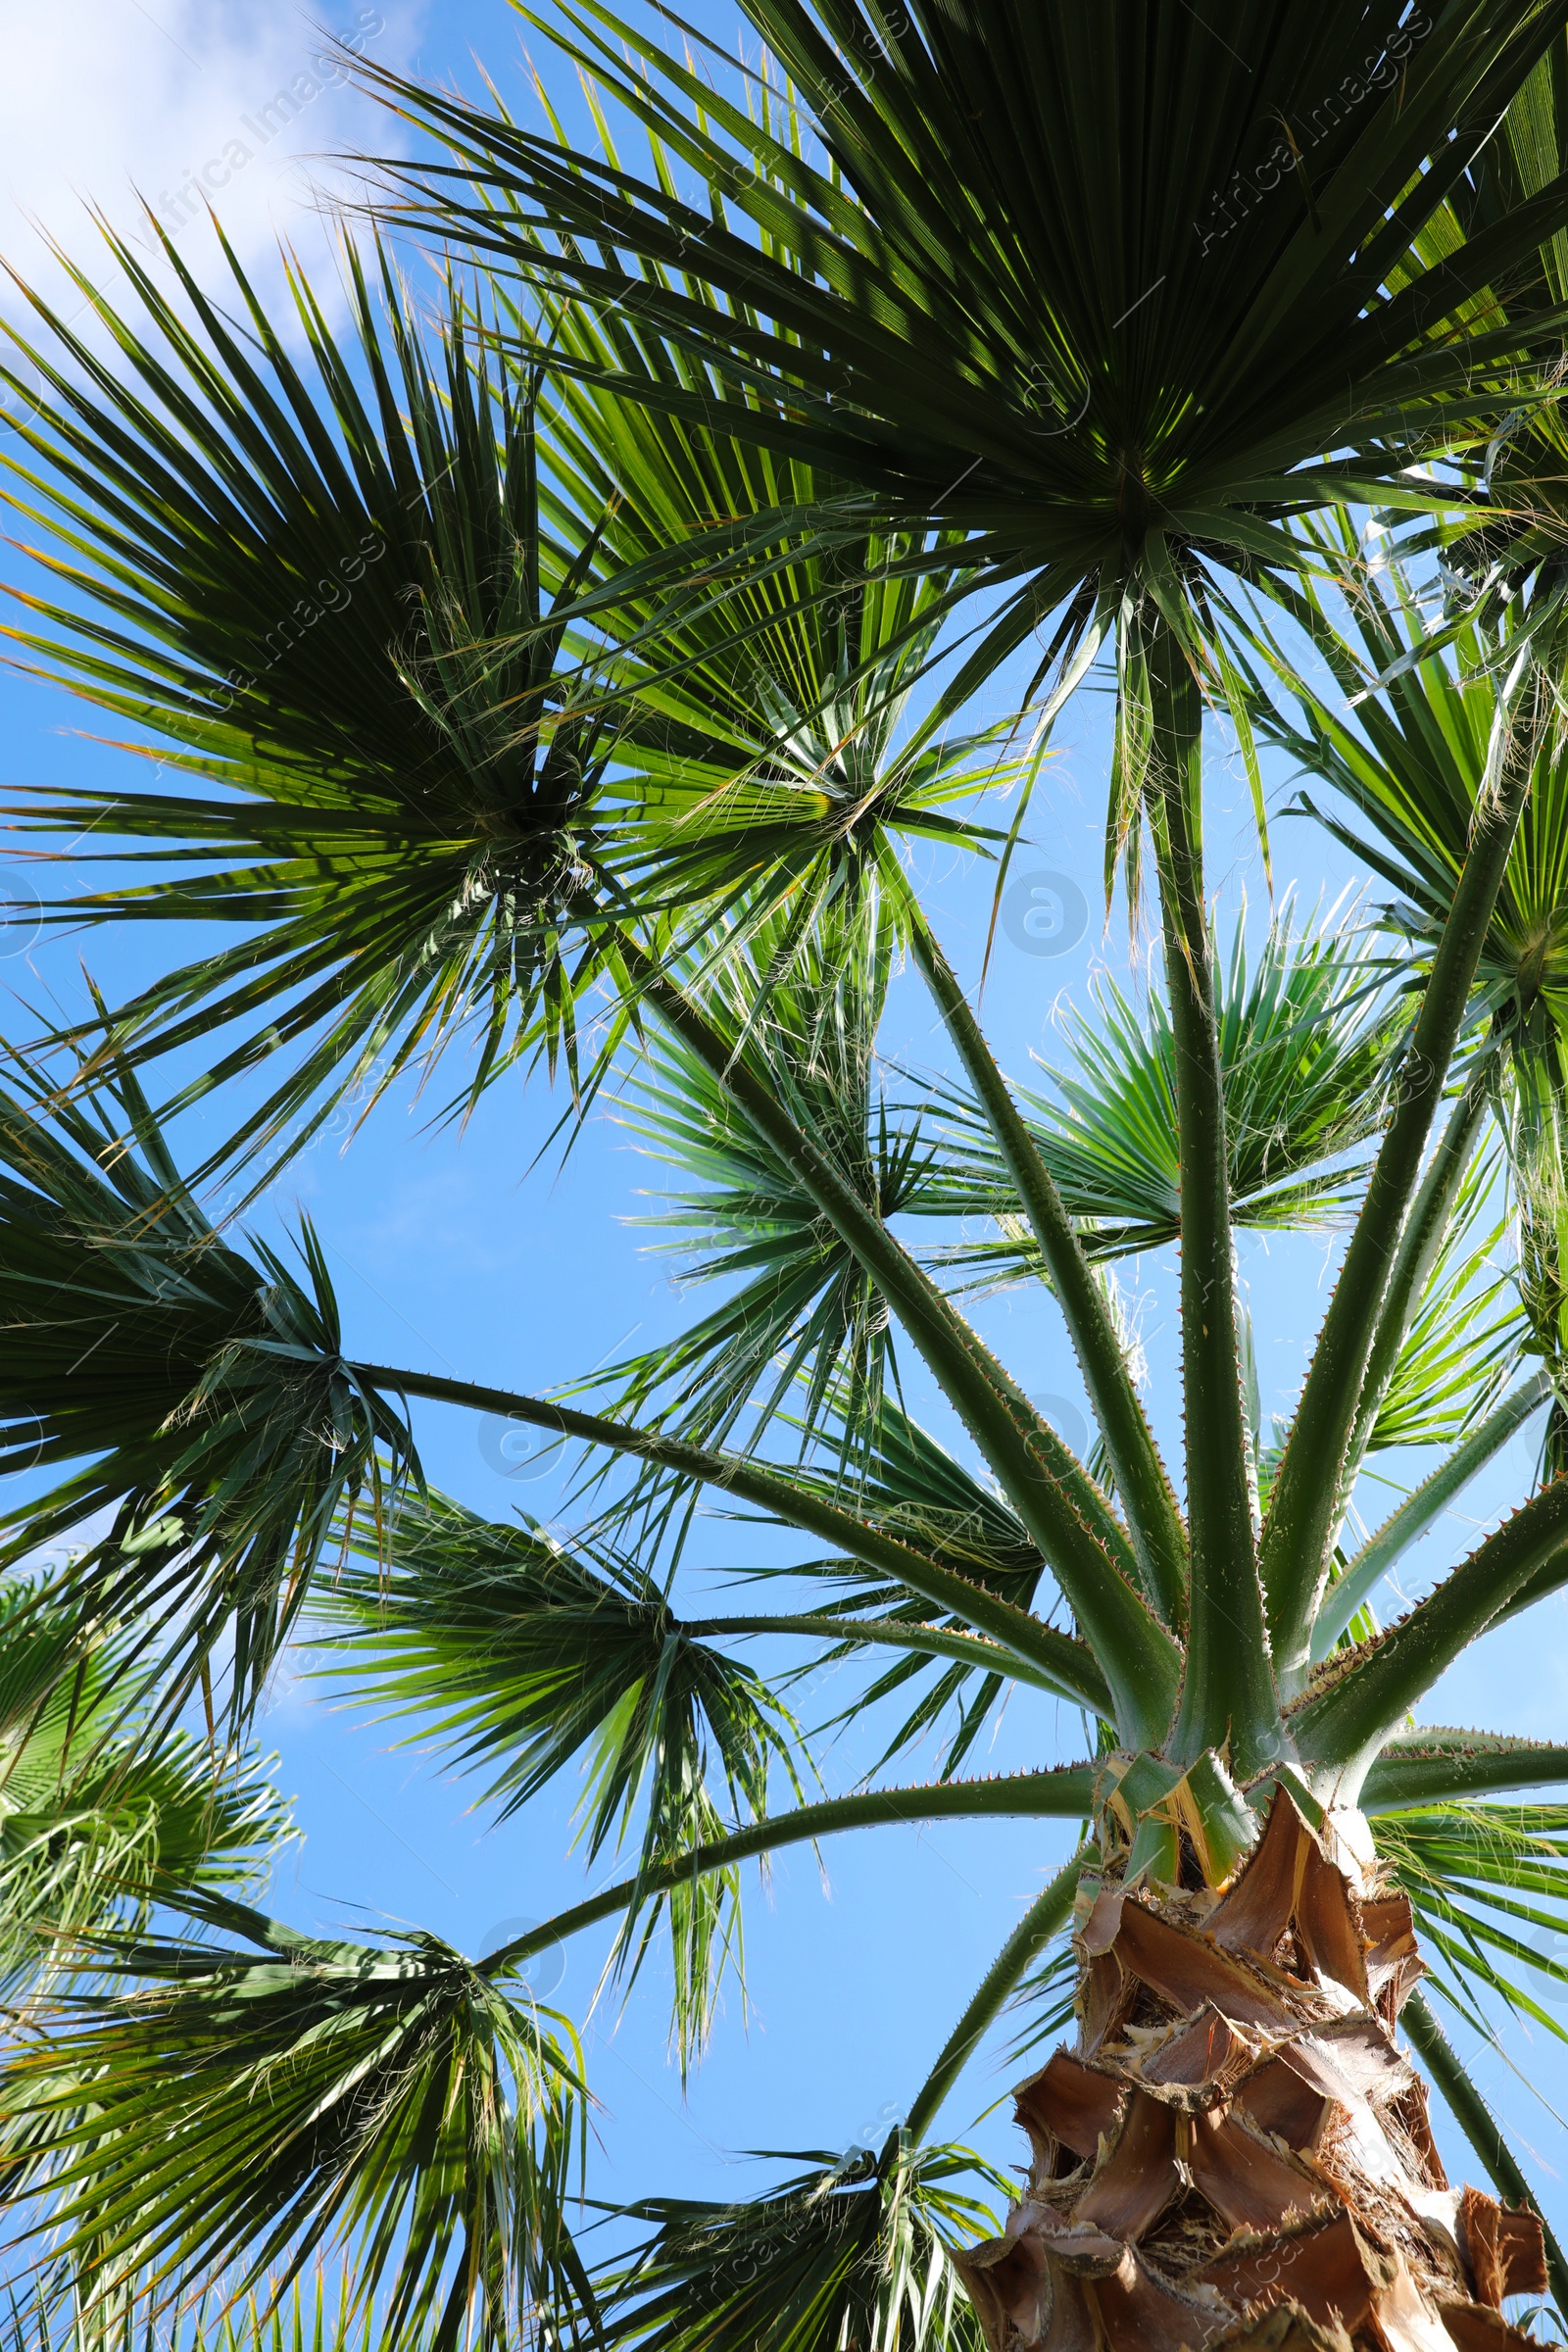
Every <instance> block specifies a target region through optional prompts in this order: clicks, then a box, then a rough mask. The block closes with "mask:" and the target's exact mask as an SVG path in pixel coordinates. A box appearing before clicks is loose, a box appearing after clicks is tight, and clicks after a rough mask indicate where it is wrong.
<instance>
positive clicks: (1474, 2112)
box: [1399, 1987, 1568, 2316]
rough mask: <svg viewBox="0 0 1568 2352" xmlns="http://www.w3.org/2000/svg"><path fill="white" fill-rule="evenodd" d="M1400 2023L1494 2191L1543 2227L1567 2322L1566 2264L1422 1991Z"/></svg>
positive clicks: (1402, 2013)
mask: <svg viewBox="0 0 1568 2352" xmlns="http://www.w3.org/2000/svg"><path fill="white" fill-rule="evenodd" d="M1399 2023H1400V2024H1401V2025H1402V2026H1403V2028H1404V2030H1405V2032H1406V2033H1407V2034H1409V2036H1410V2040H1411V2043H1412V2044H1413V2046H1414V2047H1415V2048H1416V2049H1417V2050H1419V2052H1420V2053H1421V2060H1422V2063H1423V2065H1424V2066H1425V2067H1426V2070H1427V2072H1428V2074H1429V2075H1430V2076H1431V2077H1432V2080H1433V2082H1435V2083H1436V2084H1437V2086H1438V2088H1439V2090H1440V2091H1441V2092H1442V2093H1443V2096H1444V2098H1445V2099H1446V2101H1447V2103H1448V2106H1449V2108H1450V2110H1451V2111H1452V2115H1453V2120H1454V2122H1455V2123H1456V2124H1457V2125H1458V2127H1459V2129H1460V2131H1462V2132H1463V2133H1464V2135H1465V2137H1466V2139H1467V2140H1468V2141H1469V2142H1470V2145H1471V2147H1472V2148H1474V2150H1475V2152H1476V2154H1477V2156H1478V2157H1479V2158H1480V2159H1481V2162H1482V2163H1483V2164H1484V2165H1485V2167H1486V2169H1487V2175H1488V2178H1489V2179H1490V2180H1491V2181H1492V2184H1493V2186H1494V2188H1495V2189H1496V2191H1497V2193H1498V2195H1499V2196H1501V2197H1505V2198H1506V2199H1507V2201H1508V2203H1509V2204H1510V2205H1528V2206H1529V2208H1530V2210H1531V2212H1532V2213H1534V2214H1535V2215H1536V2217H1537V2219H1538V2220H1539V2221H1540V2223H1541V2231H1542V2235H1543V2236H1544V2239H1545V2241H1546V2272H1547V2276H1548V2277H1549V2278H1550V2280H1551V2291H1552V2294H1553V2295H1554V2297H1555V2298H1556V2303H1557V2308H1558V2310H1559V2312H1561V2313H1563V2314H1564V2315H1565V2316H1568V2260H1565V2259H1564V2256H1563V2250H1562V2248H1561V2246H1560V2245H1559V2244H1558V2243H1557V2239H1556V2237H1555V2235H1554V2234H1553V2232H1552V2231H1551V2229H1549V2228H1548V2227H1547V2224H1546V2220H1545V2216H1544V2214H1543V2213H1542V2211H1541V2207H1540V2204H1539V2203H1538V2201H1537V2199H1536V2197H1535V2195H1534V2193H1533V2191H1532V2189H1531V2186H1530V2183H1529V2181H1528V2180H1526V2178H1525V2176H1524V2173H1523V2172H1522V2171H1521V2169H1520V2167H1519V2165H1518V2164H1517V2163H1516V2162H1515V2160H1514V2155H1513V2150H1512V2149H1511V2148H1510V2147H1509V2145H1508V2143H1507V2141H1506V2140H1505V2139H1504V2138H1503V2135H1502V2131H1501V2128H1500V2126H1499V2125H1498V2123H1497V2119H1496V2117H1495V2115H1494V2114H1493V2112H1492V2110H1491V2108H1490V2107H1489V2106H1488V2105H1487V2102H1486V2100H1485V2099H1484V2098H1483V2097H1482V2095H1481V2093H1480V2091H1479V2090H1478V2089H1477V2088H1476V2086H1475V2084H1474V2083H1473V2082H1471V2080H1470V2077H1469V2075H1468V2074H1467V2073H1466V2071H1465V2066H1464V2062H1463V2060H1462V2059H1461V2058H1460V2056H1459V2053H1458V2051H1457V2050H1456V2049H1455V2048H1454V2046H1453V2044H1452V2042H1451V2041H1450V2040H1449V2039H1448V2036H1447V2035H1446V2034H1445V2032H1444V2031H1443V2028H1442V2027H1441V2026H1440V2025H1439V2023H1438V2021H1437V2019H1436V2018H1435V2017H1434V2016H1433V2014H1432V2011H1431V2008H1430V2007H1429V2006H1428V2003H1427V2001H1426V1999H1425V1997H1424V1995H1423V1994H1422V1992H1421V1991H1420V1988H1419V1987H1417V1989H1416V1990H1415V1991H1414V1992H1412V1993H1411V1994H1410V1996H1409V1998H1408V1999H1407V2000H1406V2002H1405V2004H1404V2007H1403V2008H1402V2009H1401V2011H1400V2012H1399Z"/></svg>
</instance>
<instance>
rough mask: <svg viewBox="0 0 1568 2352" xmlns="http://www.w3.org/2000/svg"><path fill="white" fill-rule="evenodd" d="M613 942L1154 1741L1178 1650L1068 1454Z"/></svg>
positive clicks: (696, 1016) (949, 1311) (712, 1036)
mask: <svg viewBox="0 0 1568 2352" xmlns="http://www.w3.org/2000/svg"><path fill="white" fill-rule="evenodd" d="M617 945H618V948H619V952H620V954H621V956H622V957H623V959H624V962H625V966H626V970H627V973H628V976H629V977H630V978H631V979H632V980H633V981H634V983H635V985H636V988H637V990H638V993H639V998H640V1001H641V1002H642V1003H644V1004H646V1005H648V1006H649V1007H650V1008H651V1009H652V1010H653V1011H654V1012H655V1013H657V1015H658V1017H659V1018H660V1020H662V1022H663V1023H664V1024H665V1026H666V1027H667V1028H668V1029H669V1030H670V1031H671V1032H672V1034H673V1035H675V1036H676V1037H678V1038H679V1039H680V1040H681V1042H682V1043H683V1044H684V1045H685V1046H686V1047H687V1048H688V1049H689V1050H690V1051H691V1052H692V1053H693V1054H696V1056H697V1057H698V1059H699V1060H700V1061H702V1062H703V1063H704V1064H705V1066H706V1067H707V1068H708V1069H709V1070H710V1071H711V1074H712V1076H713V1077H714V1078H715V1079H717V1081H718V1082H719V1084H720V1085H722V1086H723V1087H724V1089H725V1091H726V1092H727V1093H728V1094H729V1096H730V1097H731V1099H732V1100H733V1102H734V1103H735V1104H736V1106H737V1107H738V1108H739V1109H740V1110H741V1111H742V1112H743V1113H744V1114H745V1116H746V1117H747V1118H748V1119H749V1120H750V1122H751V1123H752V1125H753V1126H754V1128H755V1129H756V1131H757V1133H758V1134H759V1135H760V1137H761V1138H762V1140H763V1142H764V1143H766V1144H767V1145H768V1146H769V1148H770V1149H771V1150H773V1151H775V1152H778V1153H779V1155H780V1157H781V1158H782V1159H783V1160H784V1163H785V1165H786V1166H787V1167H789V1168H790V1170H791V1171H792V1173H793V1174H794V1175H795V1176H796V1177H797V1179H798V1180H799V1182H800V1183H801V1184H802V1185H803V1187H804V1188H805V1190H806V1191H807V1193H808V1194H809V1197H810V1198H811V1199H812V1200H813V1201H815V1202H816V1204H817V1206H818V1207H819V1209H820V1210H821V1212H822V1214H823V1215H824V1216H825V1217H826V1218H827V1219H828V1221H829V1223H830V1224H831V1225H832V1226H833V1229H834V1231H835V1232H836V1233H837V1234H838V1235H839V1237H840V1239H841V1240H842V1241H843V1242H844V1243H845V1244H846V1246H847V1247H848V1248H849V1249H850V1250H853V1252H854V1253H855V1255H856V1256H857V1258H858V1260H859V1262H860V1264H861V1265H862V1266H863V1267H864V1268H865V1270H866V1272H867V1273H868V1274H869V1275H870V1276H871V1277H872V1279H873V1280H874V1281H875V1282H876V1283H877V1284H878V1285H879V1287H880V1288H881V1290H882V1292H883V1295H884V1296H885V1297H886V1299H888V1302H889V1304H890V1305H891V1306H892V1307H893V1308H894V1309H895V1310H896V1311H897V1313H898V1315H899V1318H900V1320H901V1322H902V1323H903V1324H904V1326H905V1328H906V1330H907V1332H908V1334H909V1336H910V1339H911V1340H912V1341H913V1343H914V1345H915V1346H916V1347H917V1348H919V1349H920V1352H921V1354H922V1355H923V1357H924V1358H925V1361H926V1363H927V1365H928V1366H929V1368H930V1370H931V1372H932V1375H933V1377H934V1378H935V1379H936V1380H937V1382H938V1384H939V1385H940V1387H941V1388H942V1391H943V1394H944V1395H945V1396H946V1397H947V1398H948V1401H949V1402H950V1403H951V1404H952V1405H953V1407H954V1409H955V1411H956V1412H957V1413H958V1414H959V1416H960V1418H961V1419H962V1420H963V1422H964V1423H965V1426H966V1427H967V1428H968V1429H969V1431H970V1434H971V1435H972V1436H973V1438H974V1440H975V1443H976V1445H977V1446H979V1447H980V1450H981V1452H982V1453H983V1454H984V1455H985V1458H986V1460H987V1462H988V1463H989V1465H990V1467H991V1469H992V1470H993V1471H994V1472H995V1474H996V1476H997V1478H998V1479H999V1480H1000V1481H1001V1483H1002V1485H1003V1488H1004V1489H1005V1492H1006V1494H1007V1495H1008V1497H1009V1499H1010V1500H1011V1502H1012V1503H1013V1505H1014V1507H1015V1509H1016V1510H1017V1512H1018V1515H1019V1517H1020V1518H1021V1519H1022V1520H1023V1522H1024V1525H1025V1526H1026V1527H1027V1528H1028V1530H1029V1533H1030V1535H1031V1536H1032V1537H1033V1538H1034V1540H1035V1542H1036V1543H1037V1544H1039V1545H1040V1548H1041V1551H1042V1552H1043V1554H1044V1556H1045V1558H1046V1560H1047V1562H1048V1563H1049V1565H1050V1567H1051V1569H1052V1571H1053V1573H1054V1576H1055V1578H1056V1581H1057V1583H1058V1584H1059V1585H1060V1587H1061V1590H1062V1593H1064V1595H1065V1596H1066V1600H1067V1603H1068V1606H1069V1607H1070V1608H1071V1610H1072V1612H1073V1615H1074V1617H1075V1618H1076V1619H1077V1621H1078V1625H1079V1627H1080V1629H1081V1631H1082V1633H1083V1635H1084V1638H1085V1640H1086V1641H1087V1642H1089V1643H1090V1645H1091V1647H1092V1648H1093V1650H1094V1653H1095V1656H1096V1658H1097V1659H1098V1660H1099V1662H1100V1665H1101V1668H1102V1669H1103V1673H1104V1677H1105V1680H1106V1683H1107V1684H1108V1685H1109V1688H1110V1691H1111V1694H1112V1697H1113V1699H1114V1701H1115V1711H1116V1723H1117V1728H1118V1732H1119V1734H1120V1737H1121V1739H1122V1740H1123V1741H1124V1742H1125V1744H1127V1745H1128V1746H1132V1747H1147V1746H1152V1745H1156V1744H1158V1742H1159V1741H1161V1740H1163V1738H1164V1737H1165V1734H1166V1732H1167V1730H1168V1728H1169V1724H1170V1720H1171V1716H1172V1713H1173V1711H1174V1707H1175V1701H1176V1692H1177V1685H1178V1679H1179V1673H1180V1661H1181V1653H1180V1650H1179V1648H1178V1646H1177V1644H1176V1642H1174V1641H1173V1639H1172V1637H1171V1636H1170V1634H1169V1633H1168V1632H1167V1631H1166V1629H1165V1628H1164V1627H1163V1626H1162V1625H1161V1624H1160V1623H1159V1622H1158V1620H1157V1619H1156V1618H1155V1617H1154V1615H1153V1614H1152V1611H1151V1609H1150V1608H1149V1606H1148V1604H1147V1602H1146V1601H1145V1599H1144V1597H1143V1595H1142V1593H1140V1592H1139V1590H1138V1588H1137V1584H1136V1577H1137V1564H1136V1561H1135V1559H1134V1557H1133V1553H1132V1547H1131V1545H1130V1544H1129V1543H1128V1541H1127V1537H1126V1533H1125V1531H1124V1530H1123V1529H1122V1527H1121V1525H1120V1523H1119V1521H1117V1520H1116V1518H1115V1516H1114V1514H1113V1513H1112V1512H1111V1511H1110V1509H1109V1506H1108V1504H1107V1503H1106V1502H1105V1500H1104V1497H1103V1495H1101V1494H1100V1492H1099V1490H1098V1489H1097V1488H1096V1487H1095V1485H1094V1483H1093V1481H1092V1480H1091V1479H1090V1478H1089V1477H1088V1476H1087V1474H1086V1473H1085V1471H1084V1469H1083V1466H1082V1464H1081V1463H1080V1462H1079V1461H1078V1460H1077V1458H1076V1456H1075V1455H1074V1454H1073V1453H1072V1452H1071V1451H1070V1450H1069V1449H1068V1447H1066V1446H1063V1445H1062V1443H1061V1440H1060V1439H1059V1438H1058V1437H1057V1436H1056V1434H1055V1432H1054V1430H1053V1429H1052V1427H1051V1425H1050V1423H1049V1422H1048V1421H1047V1420H1046V1419H1045V1418H1044V1416H1043V1415H1042V1414H1041V1413H1039V1412H1038V1411H1037V1410H1036V1408H1035V1407H1034V1406H1033V1405H1032V1404H1031V1403H1030V1402H1029V1400H1028V1398H1027V1397H1025V1396H1024V1395H1023V1393H1022V1391H1021V1390H1019V1389H1018V1388H1017V1386H1016V1385H1015V1383H1014V1382H1012V1381H1011V1380H1010V1379H1009V1378H1008V1377H1007V1375H1006V1374H1005V1372H1004V1371H1003V1369H1002V1367H1001V1365H1000V1364H998V1363H997V1361H996V1359H995V1357H994V1356H993V1355H992V1354H991V1352H990V1350H989V1349H988V1348H984V1347H983V1346H982V1345H981V1343H980V1341H979V1339H978V1338H977V1337H976V1335H975V1334H974V1332H973V1331H971V1330H970V1328H969V1326H968V1325H967V1324H966V1323H965V1322H964V1320H963V1318H962V1317H961V1316H960V1315H959V1314H958V1313H957V1311H956V1308H955V1307H954V1305H953V1302H952V1300H951V1299H949V1298H948V1297H947V1295H946V1293H945V1292H944V1291H942V1290H941V1289H940V1288H939V1287H938V1285H937V1284H936V1283H934V1282H933V1281H932V1280H931V1278H930V1276H929V1275H927V1274H926V1273H925V1271H924V1270H923V1268H921V1267H919V1266H917V1265H916V1264H915V1263H914V1261H913V1259H912V1258H911V1257H910V1256H909V1255H908V1253H907V1250H903V1249H902V1248H901V1247H900V1245H899V1244H898V1242H896V1241H895V1239H894V1237H893V1236H892V1235H891V1234H890V1233H889V1232H888V1230H887V1227H886V1226H885V1225H884V1224H883V1222H882V1220H881V1218H880V1217H878V1216H877V1215H876V1214H875V1213H874V1212H873V1211H872V1210H870V1209H868V1208H867V1206H866V1204H865V1202H864V1201H861V1200H860V1199H859V1198H858V1195H857V1194H856V1192H855V1191H854V1189H853V1187H852V1186H850V1185H849V1184H847V1183H846V1182H845V1180H844V1178H843V1177H842V1176H841V1174H840V1173H839V1171H838V1169H837V1168H836V1167H834V1166H833V1164H832V1162H831V1161H830V1160H829V1159H828V1158H827V1157H826V1156H825V1155H824V1154H823V1153H822V1152H820V1151H818V1149H817V1148H816V1146H815V1145H814V1144H812V1142H811V1141H810V1139H809V1137H808V1136H805V1135H803V1134H802V1132H801V1131H800V1129H799V1128H798V1127H796V1125H795V1124H794V1122H793V1121H792V1120H791V1119H790V1118H789V1116H788V1114H787V1113H786V1112H785V1111H784V1110H783V1109H782V1107H781V1106H780V1105H779V1103H777V1102H776V1101H775V1100H774V1098H773V1096H772V1095H771V1094H770V1093H769V1091H768V1089H767V1088H766V1087H765V1086H764V1085H763V1084H762V1083H761V1081H760V1079H758V1078H757V1077H756V1076H755V1075H754V1073H753V1072H752V1071H751V1070H750V1069H749V1068H748V1067H747V1065H746V1064H745V1062H744V1061H742V1060H739V1059H737V1058H736V1056H735V1054H734V1052H733V1049H732V1048H731V1047H730V1046H729V1044H728V1043H727V1042H726V1041H725V1040H724V1039H723V1038H722V1037H721V1036H719V1035H718V1034H717V1033H716V1032H715V1031H714V1030H713V1029H712V1028H711V1026H710V1024H709V1023H708V1021H707V1020H706V1019H705V1018H704V1016H703V1014H702V1012H701V1010H700V1008H699V1007H698V1006H696V1005H693V1004H692V1003H691V1002H690V1000H689V999H688V998H687V997H685V996H684V995H683V994H682V993H681V991H680V990H679V989H678V988H676V987H675V986H674V984H673V982H671V981H670V980H669V979H668V977H667V975H666V974H665V973H664V971H663V970H662V967H661V966H660V964H659V963H658V961H657V960H656V959H655V958H654V957H653V956H650V955H649V954H648V952H647V950H646V949H644V948H643V947H642V946H641V944H640V943H639V942H638V941H636V940H634V939H632V938H631V937H630V936H629V935H628V934H627V933H626V932H624V931H621V932H620V933H619V934H618V935H617Z"/></svg>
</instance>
